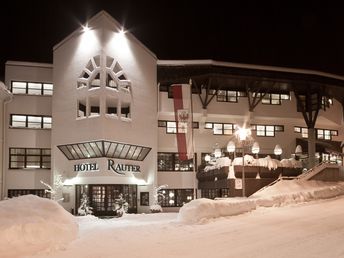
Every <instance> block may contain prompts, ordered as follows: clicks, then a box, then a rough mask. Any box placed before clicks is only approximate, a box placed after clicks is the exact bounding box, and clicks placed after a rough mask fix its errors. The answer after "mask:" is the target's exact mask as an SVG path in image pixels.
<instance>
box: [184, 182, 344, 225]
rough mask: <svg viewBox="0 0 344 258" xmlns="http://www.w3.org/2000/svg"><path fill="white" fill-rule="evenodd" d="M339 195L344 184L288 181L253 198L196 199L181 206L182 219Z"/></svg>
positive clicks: (190, 220)
mask: <svg viewBox="0 0 344 258" xmlns="http://www.w3.org/2000/svg"><path fill="white" fill-rule="evenodd" d="M339 195H344V182H341V183H334V182H320V181H303V182H300V181H298V180H285V181H280V182H278V183H276V184H275V185H273V186H271V187H267V188H266V189H264V190H262V191H259V192H257V193H255V194H254V195H252V196H250V197H249V198H228V199H219V200H209V199H196V200H193V201H191V202H189V203H187V204H185V205H184V206H183V207H181V209H180V210H179V214H178V220H179V221H180V222H183V223H187V224H193V223H202V222H203V221H205V220H207V219H211V218H217V217H223V216H232V215H237V214H241V213H244V212H249V211H252V210H254V209H256V208H258V207H273V206H285V205H289V204H296V203H300V202H306V201H312V200H317V199H326V198H332V197H336V196H339Z"/></svg>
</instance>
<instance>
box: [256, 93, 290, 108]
mask: <svg viewBox="0 0 344 258" xmlns="http://www.w3.org/2000/svg"><path fill="white" fill-rule="evenodd" d="M253 96H257V97H260V96H261V93H253ZM282 100H290V95H289V94H287V93H284V94H280V93H267V94H265V96H264V97H263V99H262V104H267V105H281V104H282Z"/></svg>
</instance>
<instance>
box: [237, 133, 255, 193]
mask: <svg viewBox="0 0 344 258" xmlns="http://www.w3.org/2000/svg"><path fill="white" fill-rule="evenodd" d="M235 134H236V136H237V137H238V139H239V142H240V143H241V145H242V196H243V197H246V186H245V147H246V146H248V145H249V144H250V136H251V129H250V128H244V127H242V128H241V127H239V128H238V129H237V131H236V133H235Z"/></svg>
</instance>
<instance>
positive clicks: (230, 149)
mask: <svg viewBox="0 0 344 258" xmlns="http://www.w3.org/2000/svg"><path fill="white" fill-rule="evenodd" d="M227 151H228V153H234V152H235V143H234V142H233V141H229V142H228V144H227ZM233 159H234V157H233Z"/></svg>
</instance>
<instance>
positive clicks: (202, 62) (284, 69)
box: [158, 59, 344, 81]
mask: <svg viewBox="0 0 344 258" xmlns="http://www.w3.org/2000/svg"><path fill="white" fill-rule="evenodd" d="M158 65H159V66H188V65H213V66H222V67H233V68H244V69H255V70H264V71H275V72H286V73H298V74H307V75H318V76H323V77H328V78H332V79H337V80H343V81H344V76H340V75H336V74H332V73H326V72H321V71H317V70H308V69H298V68H287V67H279V66H267V65H256V64H243V63H232V62H222V61H215V60H211V59H199V60H197V59H196V60H158Z"/></svg>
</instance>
